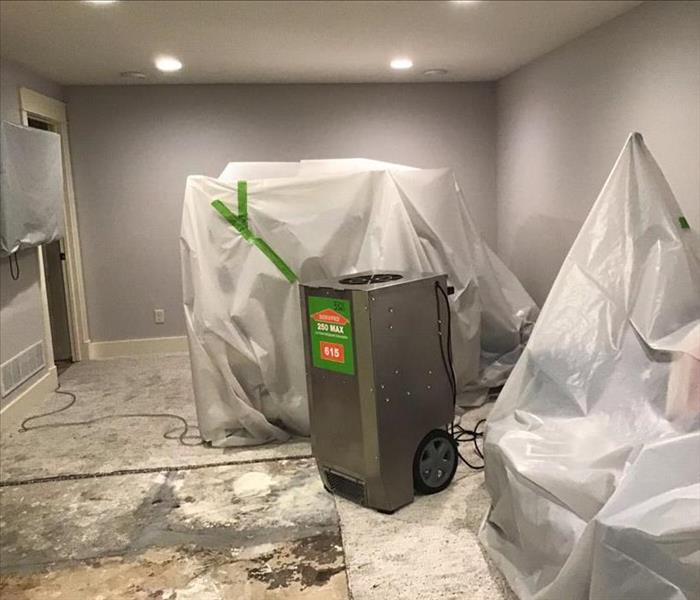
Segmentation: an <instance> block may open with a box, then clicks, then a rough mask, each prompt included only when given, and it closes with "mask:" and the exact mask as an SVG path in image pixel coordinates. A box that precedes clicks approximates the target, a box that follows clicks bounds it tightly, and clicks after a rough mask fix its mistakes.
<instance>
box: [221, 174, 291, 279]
mask: <svg viewBox="0 0 700 600" xmlns="http://www.w3.org/2000/svg"><path fill="white" fill-rule="evenodd" d="M211 205H212V207H213V208H214V210H216V211H217V212H218V213H219V214H220V215H221V216H222V217H223V218H224V219H226V220H227V221H228V222H229V223H230V224H231V225H232V226H233V228H234V229H236V231H238V233H240V234H241V235H242V236H243V239H245V240H246V241H248V242H250V243H251V244H253V245H254V246H256V247H257V248H258V249H259V250H260V251H261V252H262V253H263V254H264V255H265V256H267V258H269V259H270V261H271V262H272V264H274V265H275V266H276V267H277V268H278V269H279V270H280V272H281V273H282V275H284V276H285V277H286V278H287V281H289V283H294V282H295V281H297V280H298V279H299V278H298V277H297V276H296V273H294V271H292V270H291V269H290V268H289V266H288V265H287V263H286V262H284V261H283V260H282V259H281V258H280V256H279V255H278V254H277V253H276V252H275V251H274V250H273V249H272V248H270V246H269V244H268V243H267V242H266V241H265V240H263V239H262V238H259V237H257V236H256V235H254V234H253V232H252V231H251V230H250V227H248V182H247V181H239V182H238V214H237V215H234V214H233V213H232V212H231V210H230V209H229V207H228V206H226V205H225V204H224V203H223V202H222V201H221V200H214V202H212V203H211Z"/></svg>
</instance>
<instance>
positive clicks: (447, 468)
mask: <svg viewBox="0 0 700 600" xmlns="http://www.w3.org/2000/svg"><path fill="white" fill-rule="evenodd" d="M456 470H457V448H456V447H455V442H454V440H453V439H452V437H451V436H450V435H449V434H448V433H447V432H446V431H444V430H442V429H433V430H432V431H430V432H428V434H427V435H426V436H425V437H424V438H423V439H422V440H421V443H420V444H418V449H417V450H416V455H415V457H414V458H413V487H414V489H415V490H416V492H418V493H420V494H435V493H437V492H441V491H442V490H444V489H445V488H446V487H447V486H448V485H450V482H451V481H452V478H453V477H454V476H455V471H456Z"/></svg>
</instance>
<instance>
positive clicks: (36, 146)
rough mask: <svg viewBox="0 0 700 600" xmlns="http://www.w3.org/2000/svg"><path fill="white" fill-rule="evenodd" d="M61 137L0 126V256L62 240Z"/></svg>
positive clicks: (15, 126)
mask: <svg viewBox="0 0 700 600" xmlns="http://www.w3.org/2000/svg"><path fill="white" fill-rule="evenodd" d="M64 229H65V228H64V219H63V163H62V161H61V137H60V136H59V135H58V134H57V133H53V132H52V131H42V130H41V129H32V128H30V127H23V126H22V125H15V124H14V123H9V122H7V121H3V122H2V124H1V125H0V256H5V255H9V254H13V253H15V252H18V251H20V250H25V249H27V248H31V247H33V246H38V245H40V244H47V243H49V242H53V241H56V240H59V239H61V238H62V237H63V236H64Z"/></svg>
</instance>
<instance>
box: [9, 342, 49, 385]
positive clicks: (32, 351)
mask: <svg viewBox="0 0 700 600" xmlns="http://www.w3.org/2000/svg"><path fill="white" fill-rule="evenodd" d="M45 364H46V362H45V360H44V342H37V343H36V344H34V345H32V346H29V348H27V349H26V350H23V351H22V352H20V353H19V354H16V355H15V356H13V357H12V358H11V359H10V360H8V361H6V362H4V363H3V364H2V365H0V388H1V390H2V396H3V397H5V396H7V395H8V394H9V393H10V392H12V391H13V390H16V389H17V388H18V387H19V386H20V385H22V384H23V383H24V382H25V381H27V380H28V379H29V378H30V377H31V376H32V375H34V374H36V373H38V372H39V371H41V369H43V368H44V365H45Z"/></svg>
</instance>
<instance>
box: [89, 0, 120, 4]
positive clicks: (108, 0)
mask: <svg viewBox="0 0 700 600" xmlns="http://www.w3.org/2000/svg"><path fill="white" fill-rule="evenodd" d="M83 2H84V3H85V4H98V5H99V4H116V2H117V0H83Z"/></svg>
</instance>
